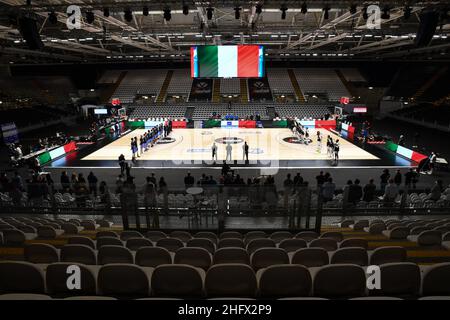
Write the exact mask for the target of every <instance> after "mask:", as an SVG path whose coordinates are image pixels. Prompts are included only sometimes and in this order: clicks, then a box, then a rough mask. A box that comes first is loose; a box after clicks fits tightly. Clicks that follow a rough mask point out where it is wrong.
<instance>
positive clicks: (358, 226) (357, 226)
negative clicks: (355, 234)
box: [349, 220, 369, 231]
mask: <svg viewBox="0 0 450 320" xmlns="http://www.w3.org/2000/svg"><path fill="white" fill-rule="evenodd" d="M368 226H369V220H358V221H356V222H355V223H354V224H351V225H350V226H349V227H350V228H352V229H353V230H355V231H363V230H364V228H365V227H368Z"/></svg>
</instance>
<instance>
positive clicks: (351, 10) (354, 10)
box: [350, 4, 356, 14]
mask: <svg viewBox="0 0 450 320" xmlns="http://www.w3.org/2000/svg"><path fill="white" fill-rule="evenodd" d="M355 13H356V4H352V5H351V6H350V14H355Z"/></svg>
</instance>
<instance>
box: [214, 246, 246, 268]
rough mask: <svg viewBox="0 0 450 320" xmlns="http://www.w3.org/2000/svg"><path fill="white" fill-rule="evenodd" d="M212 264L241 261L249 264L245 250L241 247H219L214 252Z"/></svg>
mask: <svg viewBox="0 0 450 320" xmlns="http://www.w3.org/2000/svg"><path fill="white" fill-rule="evenodd" d="M213 261H214V264H224V263H241V264H250V257H249V255H248V252H247V250H245V249H243V248H233V247H227V248H220V249H217V251H216V252H215V253H214V258H213Z"/></svg>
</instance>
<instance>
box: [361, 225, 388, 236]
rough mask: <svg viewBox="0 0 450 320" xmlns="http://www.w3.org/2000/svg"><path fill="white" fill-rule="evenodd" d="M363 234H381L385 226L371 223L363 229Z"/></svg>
mask: <svg viewBox="0 0 450 320" xmlns="http://www.w3.org/2000/svg"><path fill="white" fill-rule="evenodd" d="M363 230H364V231H365V232H368V233H370V234H381V233H382V232H383V231H384V230H386V225H385V224H384V223H382V222H381V223H373V224H371V225H370V226H368V227H364V229H363Z"/></svg>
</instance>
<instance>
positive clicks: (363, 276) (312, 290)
mask: <svg viewBox="0 0 450 320" xmlns="http://www.w3.org/2000/svg"><path fill="white" fill-rule="evenodd" d="M75 266H76V269H77V270H79V272H80V274H81V279H82V285H81V286H79V287H75V288H70V289H69V288H68V285H67V279H68V277H69V276H70V272H69V275H68V269H69V268H70V269H71V270H74V267H75ZM379 268H380V269H379V270H380V282H381V283H380V284H381V285H380V287H379V289H378V288H377V289H372V290H369V289H368V288H367V284H366V283H367V278H368V276H370V275H371V272H368V271H367V270H366V269H365V268H363V267H361V266H358V265H354V264H334V265H326V266H322V267H318V268H307V267H305V266H302V265H295V264H292V265H285V264H279V265H274V266H270V267H267V268H263V269H260V270H258V271H257V272H255V271H254V270H253V269H252V268H251V267H250V266H248V265H245V264H239V263H231V264H217V265H214V266H212V267H211V268H210V269H209V270H208V271H207V272H205V271H204V270H202V269H200V268H195V267H192V266H189V265H184V264H179V265H176V264H163V265H159V266H158V267H156V268H151V267H141V266H136V265H132V264H126V263H118V264H107V265H104V266H101V267H92V266H86V265H83V264H75V265H74V264H71V263H52V264H49V265H46V266H39V265H35V264H31V263H27V262H13V261H4V262H0V292H1V293H3V294H21V293H29V294H47V295H50V296H52V297H55V298H64V297H67V296H75V295H81V296H95V295H99V296H111V297H115V298H123V299H133V298H144V297H151V296H153V297H173V298H204V297H208V298H212V297H249V298H255V297H258V298H282V297H310V296H312V297H323V298H341V299H342V298H353V297H365V296H369V295H370V296H387V297H399V298H417V297H420V296H447V297H448V296H449V295H450V287H449V286H448V285H447V284H448V281H449V280H450V263H441V264H436V265H433V266H426V267H419V266H418V265H416V264H414V263H409V262H401V263H387V264H382V265H380V266H379ZM70 269H69V270H70ZM6 298H7V297H4V298H3V299H6ZM441 299H442V298H441Z"/></svg>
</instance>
